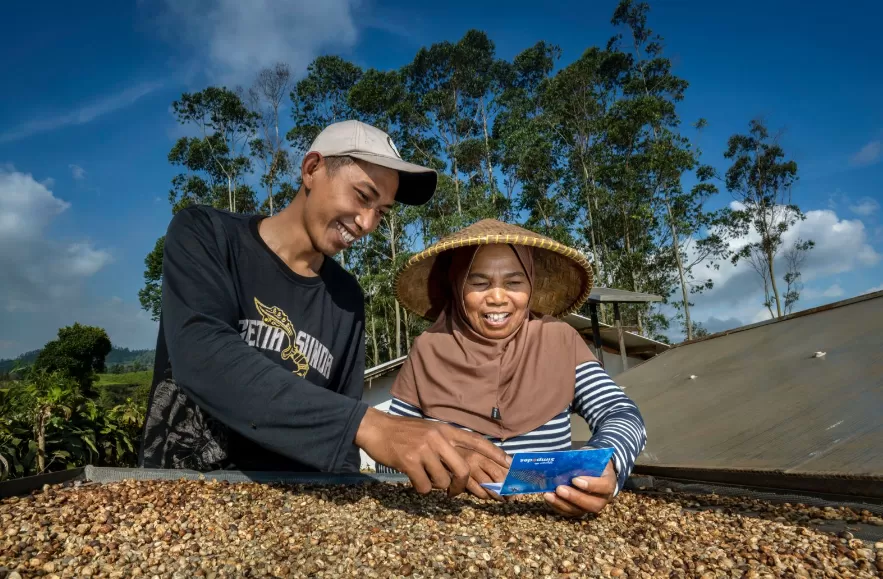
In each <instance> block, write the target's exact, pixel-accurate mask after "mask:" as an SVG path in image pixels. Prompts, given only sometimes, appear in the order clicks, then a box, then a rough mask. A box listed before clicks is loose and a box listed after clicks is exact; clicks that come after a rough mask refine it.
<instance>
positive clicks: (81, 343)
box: [34, 323, 111, 396]
mask: <svg viewBox="0 0 883 579" xmlns="http://www.w3.org/2000/svg"><path fill="white" fill-rule="evenodd" d="M110 351H111V344H110V338H108V337H107V332H105V331H104V329H102V328H97V327H94V326H84V325H81V324H79V323H75V324H74V325H73V326H68V327H65V328H61V329H60V330H58V339H57V340H52V341H51V342H49V343H47V344H46V345H45V346H44V347H43V350H42V351H40V354H39V355H38V356H37V360H36V361H35V362H34V371H36V372H38V373H39V372H50V373H51V372H58V373H60V374H62V375H64V376H66V377H68V378H71V379H73V380H74V381H76V383H77V385H78V387H79V388H80V389H82V391H83V393H84V394H86V395H88V396H92V395H93V394H94V393H93V392H92V390H91V387H92V382H93V381H94V379H95V373H97V372H103V371H104V359H105V357H106V356H107V354H108V353H110Z"/></svg>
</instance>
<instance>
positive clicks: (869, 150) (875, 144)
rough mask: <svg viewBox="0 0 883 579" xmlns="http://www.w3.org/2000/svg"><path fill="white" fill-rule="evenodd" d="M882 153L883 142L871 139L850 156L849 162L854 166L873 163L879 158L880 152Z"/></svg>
mask: <svg viewBox="0 0 883 579" xmlns="http://www.w3.org/2000/svg"><path fill="white" fill-rule="evenodd" d="M881 153H883V143H881V142H880V141H871V142H870V143H868V144H867V145H865V146H864V147H862V148H861V150H860V151H859V152H858V153H856V154H855V155H853V156H852V159H851V160H850V162H851V163H852V164H853V165H854V166H858V167H861V166H865V165H873V164H874V163H876V162H877V161H879V160H880V154H881Z"/></svg>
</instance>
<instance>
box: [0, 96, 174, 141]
mask: <svg viewBox="0 0 883 579" xmlns="http://www.w3.org/2000/svg"><path fill="white" fill-rule="evenodd" d="M161 86H162V83H160V82H143V83H140V84H137V85H135V86H132V87H129V88H127V89H125V90H123V91H121V92H118V93H115V94H112V95H109V96H107V97H104V98H103V99H99V100H97V101H95V102H92V103H89V104H86V105H83V106H81V107H80V108H78V109H74V110H72V111H69V112H66V113H61V114H55V115H47V116H45V117H38V118H35V119H31V120H29V121H27V122H25V123H23V124H21V125H19V126H18V127H15V128H14V129H11V130H9V131H6V132H3V133H0V143H11V142H13V141H20V140H22V139H26V138H28V137H32V136H34V135H38V134H40V133H48V132H51V131H55V130H58V129H61V128H64V127H68V126H73V125H85V124H86V123H89V122H92V121H94V120H95V119H97V118H98V117H102V116H104V115H107V114H110V113H113V112H116V111H118V110H120V109H122V108H125V107H128V106H131V105H133V104H134V103H135V102H137V101H138V100H139V99H141V98H143V97H145V96H147V95H148V94H150V93H152V92H154V91H155V90H157V89H159V88H160V87H161Z"/></svg>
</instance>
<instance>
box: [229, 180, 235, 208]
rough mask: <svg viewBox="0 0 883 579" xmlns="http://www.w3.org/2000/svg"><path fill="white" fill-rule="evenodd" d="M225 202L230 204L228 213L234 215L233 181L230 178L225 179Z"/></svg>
mask: <svg viewBox="0 0 883 579" xmlns="http://www.w3.org/2000/svg"><path fill="white" fill-rule="evenodd" d="M227 200H228V201H229V203H230V212H231V213H235V212H236V208H235V207H234V206H233V179H232V178H231V177H229V176H228V177H227Z"/></svg>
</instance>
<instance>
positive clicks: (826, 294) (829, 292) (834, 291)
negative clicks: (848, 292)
mask: <svg viewBox="0 0 883 579" xmlns="http://www.w3.org/2000/svg"><path fill="white" fill-rule="evenodd" d="M844 293H845V292H844V291H843V288H842V287H840V284H837V283H835V284H834V285H832V286H830V287H828V288H827V289H825V290H822V291H819V290H817V289H813V288H807V289H804V290H803V291H802V292H800V297H801V298H803V299H807V300H815V299H819V298H839V297H841V296H842V295H843V294H844Z"/></svg>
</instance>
